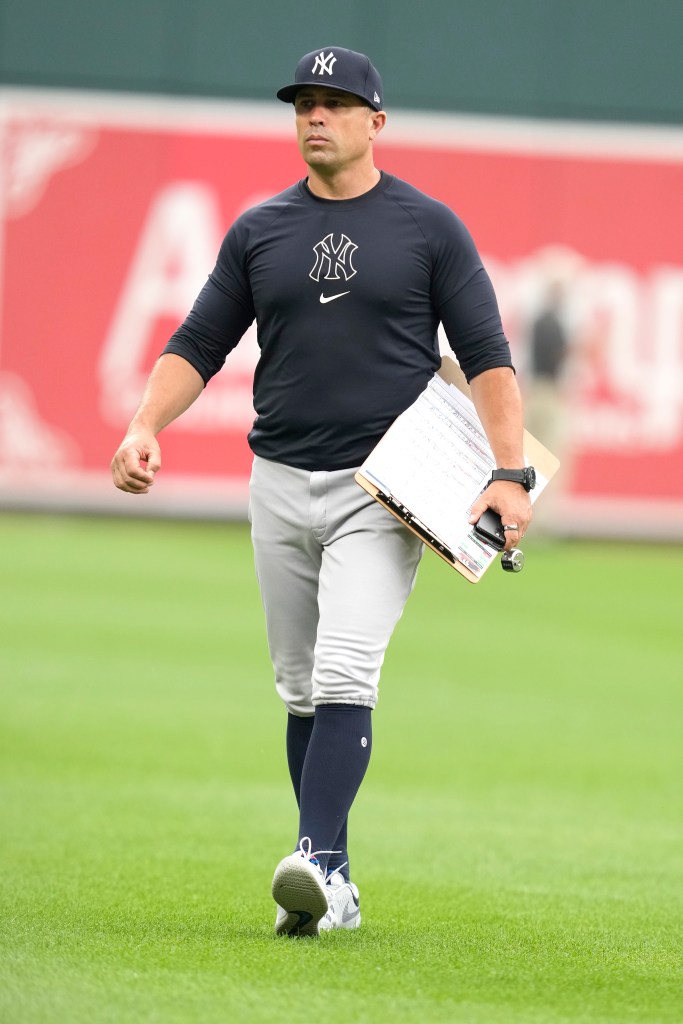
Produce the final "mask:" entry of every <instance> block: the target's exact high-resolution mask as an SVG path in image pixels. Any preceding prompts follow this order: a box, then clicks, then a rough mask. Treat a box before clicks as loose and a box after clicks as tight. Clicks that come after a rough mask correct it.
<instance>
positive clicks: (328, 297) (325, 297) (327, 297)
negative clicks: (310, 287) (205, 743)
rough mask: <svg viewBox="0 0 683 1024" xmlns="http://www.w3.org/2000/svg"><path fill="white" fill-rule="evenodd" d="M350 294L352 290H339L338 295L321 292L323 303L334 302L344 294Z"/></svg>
mask: <svg viewBox="0 0 683 1024" xmlns="http://www.w3.org/2000/svg"><path fill="white" fill-rule="evenodd" d="M350 294H351V292H350V291H348V292H337V294H336V295H322V294H321V296H320V301H321V302H322V303H325V302H334V300H335V299H341V297H342V295H350Z"/></svg>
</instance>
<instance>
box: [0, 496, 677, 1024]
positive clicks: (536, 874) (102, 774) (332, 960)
mask: <svg viewBox="0 0 683 1024" xmlns="http://www.w3.org/2000/svg"><path fill="white" fill-rule="evenodd" d="M0 574H1V575H0V580H1V583H0V586H1V598H0V634H1V636H2V645H1V650H0V680H1V681H0V783H1V795H0V801H1V802H0V816H1V817H0V872H1V879H0V884H1V900H2V906H1V922H0V929H1V935H0V1020H2V1022H3V1024H48V1022H49V1024H52V1022H55V1021H67V1022H68V1024H86V1022H87V1024H104V1022H107V1024H109V1022H111V1024H132V1022H159V1024H190V1022H201V1024H214V1022H215V1024H218V1022H222V1024H223V1022H229V1021H247V1022H251V1021H254V1022H266V1021H267V1022H270V1021H277V1020H283V1019H286V1020H298V1021H306V1020H318V1021H321V1022H329V1024H336V1022H342V1021H345V1022H352V1024H353V1022H368V1024H375V1022H382V1024H384V1022H392V1024H394V1022H398V1024H402V1022H423V1021H424V1022H428V1024H429V1022H457V1024H459V1022H468V1024H522V1022H533V1024H569V1022H572V1024H577V1022H589V1021H590V1022H595V1024H597V1022H618V1024H629V1022H635V1021H639V1022H648V1024H655V1022H660V1021H662V1022H664V1021H666V1022H674V1021H675V1022H680V1021H682V1020H683V972H682V970H681V951H682V949H683V942H682V940H683V927H682V924H681V920H682V918H681V908H682V903H683V899H682V896H683V892H682V888H681V877H682V871H681V869H682V867H683V863H682V857H681V849H682V844H681V839H682V834H681V811H682V809H683V808H682V804H683V798H682V793H683V786H682V780H683V743H682V742H681V722H682V721H683V717H682V714H681V713H682V711H683V697H682V688H681V680H682V678H683V645H682V643H681V626H680V621H679V620H680V607H681V581H682V578H683V550H681V549H680V548H674V549H670V548H665V547H646V546H634V547H624V546H617V545H599V544H579V543H572V544H548V545H541V544H539V543H537V544H536V545H535V546H534V543H533V539H532V540H530V541H529V543H528V545H527V568H526V569H525V571H524V573H522V574H521V575H520V576H508V575H506V574H504V573H502V572H500V571H499V570H498V569H497V568H493V569H491V570H490V572H489V573H488V574H487V576H486V577H485V579H484V580H483V581H482V583H481V584H479V585H478V586H476V587H473V586H471V585H470V584H468V583H466V582H465V581H464V580H462V579H460V578H459V577H457V576H456V575H455V574H454V573H452V572H451V571H450V570H449V569H448V568H447V567H446V566H445V565H443V564H442V563H441V562H440V561H439V560H438V559H437V558H435V557H432V556H431V555H429V556H426V557H425V559H424V561H423V565H422V569H421V572H420V578H419V580H418V585H417V588H416V591H415V593H414V595H413V597H412V598H411V600H410V602H409V605H408V608H407V610H406V614H405V616H404V618H403V620H402V621H401V623H400V624H399V627H398V630H397V632H396V636H395V638H394V641H393V643H392V646H391V648H390V651H389V654H388V656H387V660H386V664H385V669H384V675H383V682H382V688H381V694H382V696H381V700H380V703H379V707H378V709H377V712H376V714H375V717H374V731H375V744H374V753H373V761H372V763H371V765H370V770H369V772H368V776H367V778H366V781H365V784H364V786H363V789H362V791H361V794H360V796H359V798H358V800H357V803H356V806H355V807H354V811H353V815H352V820H351V833H352V839H353V866H354V875H355V877H356V880H357V882H358V884H359V886H360V889H361V896H362V909H363V926H362V928H361V929H360V930H359V931H358V932H346V933H342V934H340V933H335V934H328V935H325V936H323V937H321V938H320V939H319V940H296V939H295V940H287V939H276V938H275V937H274V936H273V934H272V924H273V920H274V904H273V903H272V899H271V897H270V891H269V890H270V879H271V875H272V871H273V867H274V865H275V863H276V862H277V861H278V860H279V858H280V857H281V856H283V855H284V854H285V853H287V852H289V849H290V848H291V846H292V845H293V841H294V838H295V830H296V817H295V807H294V799H293V796H292V795H291V793H290V788H289V781H288V777H287V774H286V767H285V758H284V743H283V726H284V714H283V711H282V710H281V708H280V706H279V704H278V701H277V698H276V697H275V695H274V692H273V690H272V682H271V671H270V664H269V661H268V657H267V651H266V647H265V642H264V638H263V627H262V619H261V607H260V602H259V597H258V593H257V589H256V584H255V580H254V577H253V570H252V562H251V551H250V547H249V539H248V534H247V531H246V529H245V528H243V527H241V526H219V525H217V524H182V523H154V522H149V521H143V522H134V521H118V522H110V521H106V520H99V519H76V518H73V519H72V518H64V519H57V518H41V517H31V516H25V517H20V516H16V515H5V516H3V517H1V518H0ZM379 599H381V595H378V600H379Z"/></svg>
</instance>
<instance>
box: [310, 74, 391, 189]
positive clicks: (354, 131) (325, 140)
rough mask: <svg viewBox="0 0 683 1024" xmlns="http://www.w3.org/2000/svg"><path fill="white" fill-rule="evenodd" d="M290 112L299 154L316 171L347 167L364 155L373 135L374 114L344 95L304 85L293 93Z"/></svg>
mask: <svg viewBox="0 0 683 1024" xmlns="http://www.w3.org/2000/svg"><path fill="white" fill-rule="evenodd" d="M294 110H295V112H296V130H297V139H298V143H299V149H300V150H301V155H302V156H303V158H304V160H305V161H306V163H307V164H309V166H310V167H316V168H319V169H320V170H323V169H328V170H342V169H344V168H345V167H347V166H350V165H351V164H352V163H353V162H354V161H357V160H359V159H360V158H362V157H364V156H365V155H366V154H367V152H368V150H369V149H370V146H371V140H372V138H373V137H374V135H375V134H376V131H374V129H373V124H374V121H375V120H376V111H374V110H372V109H371V108H370V107H368V106H367V104H365V103H364V102H363V100H362V99H361V98H360V97H359V96H353V95H352V94H351V93H348V92H340V91H339V90H337V89H331V88H328V87H327V86H319V85H316V86H313V85H310V86H308V85H307V86H304V87H302V88H301V89H300V90H299V92H298V93H297V95H296V100H295V101H294ZM380 116H381V117H382V118H383V116H384V115H380Z"/></svg>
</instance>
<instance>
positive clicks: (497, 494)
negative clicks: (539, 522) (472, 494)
mask: <svg viewBox="0 0 683 1024" xmlns="http://www.w3.org/2000/svg"><path fill="white" fill-rule="evenodd" d="M487 508H492V509H493V511H494V512H497V513H498V515H499V516H500V518H501V519H502V521H503V527H505V528H506V529H505V538H506V539H505V551H509V550H510V549H511V548H514V547H516V546H517V545H518V544H519V542H520V541H521V539H522V537H523V536H524V534H525V533H526V531H527V529H528V527H529V523H530V522H531V498H530V497H529V494H528V493H527V492H526V491H525V490H524V488H523V487H522V485H521V484H516V483H513V482H512V481H511V480H494V482H493V483H492V484H489V486H488V487H487V488H486V490H485V491H484V492H483V493H482V494H481V495H480V496H479V497H478V498H477V500H476V501H475V503H474V505H473V506H472V514H471V515H470V523H472V524H474V523H476V522H477V520H478V519H479V517H480V516H481V515H482V513H483V512H485V511H486V509H487Z"/></svg>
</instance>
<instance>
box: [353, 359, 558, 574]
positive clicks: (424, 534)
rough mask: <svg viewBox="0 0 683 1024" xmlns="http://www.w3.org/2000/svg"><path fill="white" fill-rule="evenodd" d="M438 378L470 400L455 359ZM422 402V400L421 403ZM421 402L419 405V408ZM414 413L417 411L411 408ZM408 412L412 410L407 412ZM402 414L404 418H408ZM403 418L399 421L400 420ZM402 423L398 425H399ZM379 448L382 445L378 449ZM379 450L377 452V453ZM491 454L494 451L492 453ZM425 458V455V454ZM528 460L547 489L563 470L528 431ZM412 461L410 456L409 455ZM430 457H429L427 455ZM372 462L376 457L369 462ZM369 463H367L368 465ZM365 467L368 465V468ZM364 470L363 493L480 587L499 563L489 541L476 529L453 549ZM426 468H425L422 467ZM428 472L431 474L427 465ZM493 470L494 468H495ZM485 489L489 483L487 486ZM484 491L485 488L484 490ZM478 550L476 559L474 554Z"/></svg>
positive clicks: (360, 475)
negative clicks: (486, 574)
mask: <svg viewBox="0 0 683 1024" xmlns="http://www.w3.org/2000/svg"><path fill="white" fill-rule="evenodd" d="M437 372H438V376H439V377H440V378H441V379H442V380H443V381H444V382H445V383H446V384H450V385H453V386H454V387H456V388H457V389H458V391H460V392H461V393H462V394H463V395H465V396H466V398H469V386H468V384H467V381H466V379H465V376H464V374H463V372H462V370H461V369H460V367H459V366H458V364H457V363H456V361H455V360H454V359H452V358H451V357H450V356H444V358H443V359H442V362H441V367H440V369H439V370H438V371H437ZM419 401H420V398H418V400H417V402H419ZM417 402H416V403H415V405H417ZM410 408H411V409H413V408H414V407H410ZM406 412H408V410H406ZM404 415H405V413H404V414H402V416H404ZM470 415H471V416H472V419H473V421H474V422H476V424H477V425H478V426H479V429H480V430H481V433H482V435H483V430H482V429H481V424H480V423H479V420H478V418H477V417H476V413H471V414H470ZM400 419H401V417H398V420H400ZM398 420H397V421H396V422H398ZM391 431H392V427H390V428H389V430H388V431H387V433H386V434H385V436H384V438H383V439H382V441H381V442H380V444H382V443H385V442H387V441H388V442H389V443H390V441H391ZM377 447H378V448H379V445H378V446H377ZM375 450H376V449H375ZM489 453H490V449H489ZM421 454H422V456H423V457H424V452H423V453H421ZM524 456H525V460H526V462H527V464H528V465H533V466H535V468H536V471H537V473H538V474H539V476H540V477H541V478H542V479H543V480H544V485H543V486H546V485H547V483H548V482H549V481H550V480H551V479H552V477H553V476H554V475H555V473H556V472H557V470H558V469H559V466H560V462H559V459H558V458H556V456H555V455H553V454H552V452H550V451H548V449H547V448H546V447H545V446H544V445H542V444H541V442H540V441H538V440H537V438H535V437H534V436H533V435H532V434H530V433H529V431H528V430H525V431H524ZM409 457H410V455H409ZM427 457H428V453H427ZM371 458H372V455H371V456H370V457H369V459H371ZM367 461H369V460H366V462H367ZM364 466H365V464H364ZM364 466H361V468H360V470H358V472H357V473H356V474H355V480H356V483H358V484H359V485H360V486H361V487H362V488H363V490H365V491H367V493H368V494H369V495H370V496H371V497H372V498H374V499H375V501H377V502H378V503H379V504H380V505H382V506H383V508H385V509H386V510H387V512H389V513H391V515H393V516H394V517H395V518H396V519H398V520H399V522H401V523H402V524H403V526H405V527H406V528H407V529H408V530H410V531H411V532H412V533H414V534H415V535H416V536H417V537H419V538H420V540H421V541H422V542H423V543H424V544H425V545H426V546H427V547H428V548H429V549H430V550H431V551H433V552H434V553H435V554H437V555H438V556H439V558H441V559H442V560H443V561H444V562H446V563H447V564H448V565H450V566H451V568H452V569H455V570H456V572H458V573H459V574H460V575H461V576H464V577H465V579H466V580H468V581H469V582H470V583H479V581H480V580H481V578H482V576H483V574H484V572H485V571H486V569H488V567H489V566H490V565H491V563H492V562H493V561H494V560H495V558H496V556H497V555H498V554H499V551H498V550H497V549H496V548H494V547H493V545H490V544H488V543H487V542H486V541H484V540H482V539H481V538H479V537H477V536H476V535H475V534H474V532H473V528H469V531H466V532H467V543H466V544H463V545H455V544H451V545H450V546H449V544H448V543H446V542H445V541H444V540H442V539H441V538H440V537H439V536H438V535H437V533H435V532H434V531H433V530H432V529H431V528H430V524H429V522H428V521H426V520H428V516H427V515H424V516H423V519H419V518H418V517H417V516H416V515H414V514H413V512H412V511H411V510H410V509H409V508H408V507H407V506H406V505H405V504H404V503H403V502H402V501H401V499H400V497H398V496H397V495H394V494H393V493H392V492H391V490H390V489H387V488H384V489H383V487H382V486H379V485H378V483H377V482H376V481H375V480H373V479H371V478H370V476H368V475H366V473H365V472H364ZM421 468H422V467H421ZM426 468H427V471H429V470H430V467H429V465H427V467H426ZM491 468H493V466H491ZM434 473H435V475H436V477H437V484H438V473H439V467H438V466H435V467H434ZM483 486H485V483H484V484H483ZM482 489H483V487H482ZM538 497H540V492H539V494H538V495H536V496H535V497H534V501H535V500H537V499H538ZM467 511H468V509H467V508H463V509H461V512H462V513H463V514H464V513H466V512H467ZM472 550H474V555H473V556H472V554H471V552H472Z"/></svg>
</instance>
